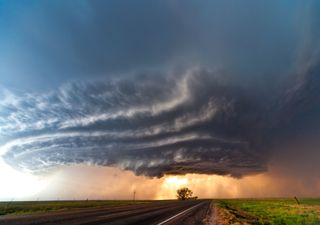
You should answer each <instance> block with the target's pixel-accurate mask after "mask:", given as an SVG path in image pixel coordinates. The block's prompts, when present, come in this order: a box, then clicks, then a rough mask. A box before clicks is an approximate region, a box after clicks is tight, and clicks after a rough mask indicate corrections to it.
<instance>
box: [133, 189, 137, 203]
mask: <svg viewBox="0 0 320 225" xmlns="http://www.w3.org/2000/svg"><path fill="white" fill-rule="evenodd" d="M135 200H136V190H133V201H135Z"/></svg>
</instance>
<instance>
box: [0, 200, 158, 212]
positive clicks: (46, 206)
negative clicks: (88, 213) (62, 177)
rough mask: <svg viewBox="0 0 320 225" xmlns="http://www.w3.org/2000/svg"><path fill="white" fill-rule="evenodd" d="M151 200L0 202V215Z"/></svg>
mask: <svg viewBox="0 0 320 225" xmlns="http://www.w3.org/2000/svg"><path fill="white" fill-rule="evenodd" d="M149 202H152V201H129V200H114V201H112V200H105V201H104V200H101V201H95V200H90V201H26V202H0V215H6V214H19V213H31V212H46V211H54V210H65V209H74V208H88V207H103V206H110V207H112V206H122V205H131V204H144V203H149Z"/></svg>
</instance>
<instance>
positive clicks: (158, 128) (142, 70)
mask: <svg viewBox="0 0 320 225" xmlns="http://www.w3.org/2000/svg"><path fill="white" fill-rule="evenodd" d="M197 2H198V1H184V3H183V4H181V5H180V4H178V1H155V2H153V3H150V1H137V2H135V3H128V2H127V3H125V2H122V1H79V2H78V3H77V4H75V5H73V4H70V3H63V2H60V3H61V4H60V5H58V4H57V5H56V4H53V3H52V2H49V1H43V2H42V3H39V5H36V4H30V5H28V4H22V3H21V4H20V5H18V6H15V4H12V3H6V4H3V5H5V6H6V7H7V8H8V10H7V11H6V13H3V14H1V15H0V19H2V20H1V21H2V22H0V26H1V28H2V32H4V31H6V32H4V33H6V34H7V35H6V36H3V35H2V36H0V41H1V44H0V45H1V47H2V49H3V51H1V52H0V58H1V59H3V60H1V62H0V66H1V67H0V72H1V74H2V75H1V76H2V77H1V80H0V81H1V84H2V86H0V97H1V101H0V156H1V157H2V158H3V159H4V160H5V162H6V163H8V164H9V165H11V166H12V167H14V168H17V169H20V170H27V171H31V172H35V173H41V172H45V171H48V170H50V169H52V168H56V167H58V166H61V165H71V164H81V163H85V164H93V165H103V166H115V167H119V168H122V169H125V170H132V171H134V172H135V173H136V174H138V175H140V174H141V175H147V176H158V177H160V176H163V175H164V174H186V173H201V174H219V175H230V176H233V177H241V176H245V175H250V174H256V173H260V172H264V171H266V170H267V167H268V165H269V164H270V162H273V161H274V160H275V159H277V160H279V161H281V162H280V164H281V163H282V161H283V159H285V158H286V157H285V156H284V155H291V156H292V158H294V159H299V158H301V156H302V155H308V156H316V157H313V158H316V159H317V158H318V150H317V146H318V144H314V145H313V146H311V147H310V146H308V147H307V145H304V143H306V142H308V143H315V142H312V141H313V140H317V135H318V132H319V128H320V124H319V115H320V80H319V75H320V74H319V73H320V60H319V59H320V57H319V52H320V51H319V49H320V48H319V46H320V45H319V37H320V33H319V28H318V27H319V26H318V25H319V21H320V19H319V15H320V14H319V13H318V12H319V9H320V7H319V3H316V2H315V1H303V2H302V1H287V2H286V1H283V2H282V3H275V2H271V1H270V2H268V3H261V2H258V1H250V3H248V5H244V4H239V3H236V1H230V2H229V3H218V1H208V2H207V1H203V2H201V3H197ZM180 3H181V2H180ZM0 6H1V3H0ZM12 9H15V10H12ZM0 12H1V11H0ZM13 18H14V19H13ZM5 19H6V20H5ZM3 21H10V22H8V23H4V22H3ZM26 21H28V23H26ZM49 28H50V29H49ZM30 53H32V54H30ZM310 139H312V141H310ZM299 145H301V146H304V147H305V148H304V147H301V148H297V146H299ZM292 146H294V147H292ZM293 161H294V160H291V159H290V162H293ZM310 162H311V161H310V160H309V159H306V160H305V161H303V162H301V165H306V164H307V163H309V164H310ZM314 163H315V162H314ZM311 164H312V165H313V163H311Z"/></svg>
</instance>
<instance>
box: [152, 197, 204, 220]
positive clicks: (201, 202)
mask: <svg viewBox="0 0 320 225" xmlns="http://www.w3.org/2000/svg"><path fill="white" fill-rule="evenodd" d="M201 204H203V202H201V203H199V204H197V205H195V206H192V207H191V208H189V209H186V210H184V211H182V212H180V213H178V214H176V215H174V216H172V217H170V218H168V219H166V220H165V221H162V222H161V223H158V224H157V225H162V224H165V223H167V222H169V221H170V220H172V219H174V218H176V217H178V216H180V215H182V214H184V213H186V212H188V211H190V210H191V209H194V208H195V207H197V206H199V205H201Z"/></svg>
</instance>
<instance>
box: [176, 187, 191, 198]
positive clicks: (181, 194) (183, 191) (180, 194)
mask: <svg viewBox="0 0 320 225" xmlns="http://www.w3.org/2000/svg"><path fill="white" fill-rule="evenodd" d="M192 195H193V192H192V191H191V190H190V189H189V188H187V187H183V188H180V189H178V190H177V198H178V199H179V200H186V199H190V198H193V197H192Z"/></svg>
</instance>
